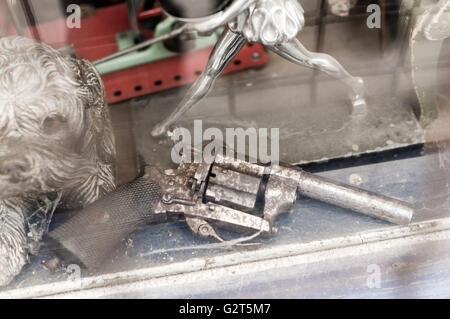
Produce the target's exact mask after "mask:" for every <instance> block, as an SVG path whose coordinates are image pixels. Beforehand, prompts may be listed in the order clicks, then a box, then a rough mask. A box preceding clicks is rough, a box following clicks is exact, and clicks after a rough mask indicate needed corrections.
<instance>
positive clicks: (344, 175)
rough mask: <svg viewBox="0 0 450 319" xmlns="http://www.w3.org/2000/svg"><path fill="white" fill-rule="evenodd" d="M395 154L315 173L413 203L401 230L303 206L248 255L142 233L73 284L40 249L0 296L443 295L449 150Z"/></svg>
mask: <svg viewBox="0 0 450 319" xmlns="http://www.w3.org/2000/svg"><path fill="white" fill-rule="evenodd" d="M395 156H397V155H393V159H394V160H392V161H388V162H381V163H373V164H370V163H369V164H365V165H361V166H356V167H350V168H344V169H336V170H330V171H326V172H322V173H320V175H323V176H326V177H329V178H333V179H335V180H338V181H342V182H347V183H348V182H349V180H353V181H355V180H357V181H359V182H361V184H360V185H359V186H360V187H362V188H366V189H368V190H372V191H376V192H379V193H381V194H386V195H390V196H395V197H397V198H400V199H403V200H407V201H410V202H412V203H414V206H415V209H416V212H415V216H414V219H413V224H412V225H410V226H405V227H400V226H393V225H390V224H388V223H385V222H382V221H378V220H374V219H372V218H370V217H367V216H362V215H358V214H355V213H352V212H349V211H346V210H344V209H340V208H336V207H333V206H329V205H326V204H323V203H320V202H317V201H314V200H308V199H304V200H301V201H299V202H297V203H296V205H295V207H294V209H293V211H292V212H291V213H289V214H284V215H281V216H280V217H279V218H278V221H277V226H278V227H279V232H278V234H276V235H275V236H274V237H272V238H270V239H261V240H258V241H259V242H261V245H260V246H258V247H253V248H246V249H242V248H240V249H230V250H224V249H217V247H215V246H214V245H212V244H211V243H209V244H208V243H205V242H204V241H202V240H200V239H198V238H196V237H194V235H192V234H191V232H190V230H189V229H188V228H187V226H186V225H185V224H184V223H182V222H177V223H172V224H166V225H158V226H155V225H151V226H150V225H149V226H146V227H144V228H142V229H140V230H138V231H136V232H135V233H134V234H133V235H132V236H131V237H130V239H129V240H128V241H126V242H124V243H123V245H122V247H121V248H120V249H119V250H118V252H117V256H116V258H115V259H114V260H113V262H112V263H111V264H110V265H108V266H107V267H106V268H105V271H104V273H102V274H88V273H84V272H82V274H81V279H80V280H78V279H77V280H71V279H70V276H69V275H68V274H66V273H65V272H64V270H62V269H60V270H58V271H57V272H56V273H55V274H53V275H52V274H50V273H48V271H46V270H44V269H43V268H42V267H41V266H40V265H39V264H40V262H41V261H42V260H43V259H45V258H46V257H48V256H46V254H45V247H44V248H43V249H42V250H43V253H42V255H40V256H39V257H34V258H32V263H31V264H30V265H29V266H28V267H27V268H26V269H25V270H24V272H23V273H22V274H21V275H20V276H19V277H18V278H17V279H16V280H15V282H14V283H13V285H12V286H10V287H8V288H7V290H3V291H1V292H0V297H138V298H143V297H163V298H171V297H249V298H252V297H262V298H271V297H277V298H279V297H449V296H450V267H448V266H449V264H450V245H449V243H450V196H449V195H450V194H449V193H450V189H449V188H448V185H449V182H450V166H449V165H448V158H449V156H450V151H448V150H446V149H444V150H442V149H441V150H440V151H439V152H436V151H429V153H428V154H425V155H423V156H418V157H408V158H403V159H399V160H395ZM59 218H64V216H59ZM56 222H58V221H56ZM371 265H376V267H379V270H380V271H381V272H380V280H381V282H380V286H379V287H380V288H369V287H368V285H367V280H368V278H369V275H370V273H368V270H370V269H371V268H368V267H369V266H371Z"/></svg>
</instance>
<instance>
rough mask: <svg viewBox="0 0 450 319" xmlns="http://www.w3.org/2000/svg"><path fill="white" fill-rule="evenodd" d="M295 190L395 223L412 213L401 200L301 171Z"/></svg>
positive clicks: (407, 217) (407, 222) (400, 222)
mask: <svg viewBox="0 0 450 319" xmlns="http://www.w3.org/2000/svg"><path fill="white" fill-rule="evenodd" d="M297 191H298V193H299V194H301V195H304V196H307V197H310V198H313V199H317V200H319V201H322V202H326V203H329V204H333V205H336V206H339V207H343V208H347V209H350V210H352V211H355V212H358V213H361V214H364V215H369V216H371V217H375V218H380V219H383V220H387V221H389V222H391V223H394V224H399V225H407V224H409V223H410V222H411V219H412V216H413V212H414V211H413V208H412V206H411V205H410V204H408V203H405V202H403V201H400V200H397V199H395V198H390V197H387V196H383V195H379V194H375V193H373V192H369V191H366V190H363V189H360V188H356V187H353V186H350V185H345V184H342V183H338V182H334V181H330V180H329V179H326V178H323V177H321V176H317V175H313V174H310V173H307V172H305V171H303V172H302V173H301V174H300V177H299V180H298V188H297Z"/></svg>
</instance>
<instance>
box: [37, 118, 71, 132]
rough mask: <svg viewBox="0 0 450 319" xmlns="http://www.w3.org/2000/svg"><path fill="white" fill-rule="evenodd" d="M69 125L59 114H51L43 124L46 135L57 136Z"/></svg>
mask: <svg viewBox="0 0 450 319" xmlns="http://www.w3.org/2000/svg"><path fill="white" fill-rule="evenodd" d="M66 123H67V121H66V119H65V118H64V117H63V116H62V115H59V114H51V115H49V116H47V117H46V118H45V119H44V121H43V122H42V129H43V131H44V132H45V133H46V134H55V133H58V132H60V131H61V129H63V128H64V127H65V124H66Z"/></svg>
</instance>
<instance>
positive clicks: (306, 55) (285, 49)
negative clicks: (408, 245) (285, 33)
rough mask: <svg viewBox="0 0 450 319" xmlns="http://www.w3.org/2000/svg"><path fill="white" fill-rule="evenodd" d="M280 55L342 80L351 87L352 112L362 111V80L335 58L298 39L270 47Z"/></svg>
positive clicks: (364, 104)
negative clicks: (312, 49) (313, 50)
mask: <svg viewBox="0 0 450 319" xmlns="http://www.w3.org/2000/svg"><path fill="white" fill-rule="evenodd" d="M270 49H271V50H272V51H274V52H275V53H277V54H278V55H280V56H281V57H283V58H285V59H287V60H289V61H291V62H293V63H296V64H300V65H303V66H307V67H310V68H314V69H317V70H320V71H323V72H325V73H327V74H328V75H330V76H332V77H334V78H337V79H339V80H341V81H343V82H344V83H345V84H347V85H348V86H349V87H350V88H351V90H352V91H351V100H352V105H353V112H357V113H359V112H364V111H365V106H366V102H365V99H364V81H363V79H362V78H360V77H354V76H352V75H351V74H350V73H348V72H347V71H346V70H345V69H344V67H343V66H342V65H341V64H340V63H339V62H338V61H336V59H335V58H333V57H332V56H330V55H328V54H324V53H315V52H310V51H308V50H307V49H306V48H305V47H304V46H303V45H302V44H301V43H300V41H299V40H297V39H294V40H292V41H290V42H288V43H284V44H280V45H277V46H274V47H270Z"/></svg>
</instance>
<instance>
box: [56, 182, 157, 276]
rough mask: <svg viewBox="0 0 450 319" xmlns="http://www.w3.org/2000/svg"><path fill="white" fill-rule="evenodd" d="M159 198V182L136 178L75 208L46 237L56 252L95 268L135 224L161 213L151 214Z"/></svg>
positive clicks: (154, 218)
mask: <svg viewBox="0 0 450 319" xmlns="http://www.w3.org/2000/svg"><path fill="white" fill-rule="evenodd" d="M160 199H161V188H160V186H159V185H158V184H156V183H154V182H152V181H150V180H148V179H147V177H146V176H144V177H141V178H138V179H136V180H135V181H133V182H131V183H129V184H126V185H123V186H121V187H119V188H118V189H117V190H116V191H114V192H112V193H110V194H107V195H106V196H104V197H103V198H101V199H100V200H99V201H97V202H94V203H93V204H91V205H89V206H87V207H85V208H84V209H82V210H81V211H79V212H77V213H76V214H75V215H74V216H73V217H72V218H70V219H69V220H68V221H67V222H65V223H63V224H62V225H60V226H59V227H57V228H56V229H55V230H53V231H51V232H50V233H48V234H47V239H48V240H49V241H50V242H51V243H53V244H56V246H57V249H56V251H55V253H56V254H57V255H60V256H63V257H64V258H67V257H70V258H71V259H72V260H73V261H74V262H79V263H81V264H83V265H84V266H85V267H87V268H89V269H96V268H98V267H99V266H100V265H101V263H102V262H103V261H104V260H105V258H107V257H108V256H109V255H110V254H111V253H112V251H113V250H114V248H115V247H116V246H117V245H118V244H119V243H120V242H121V241H122V240H123V239H124V238H126V237H127V236H128V235H129V234H130V233H132V232H133V231H134V230H135V229H136V228H137V227H139V226H142V225H143V224H147V223H150V222H156V221H158V220H159V219H161V218H162V217H163V216H161V217H158V216H157V215H155V214H154V207H155V205H157V203H158V202H159V201H160ZM164 217H165V216H164ZM60 248H61V249H60Z"/></svg>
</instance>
